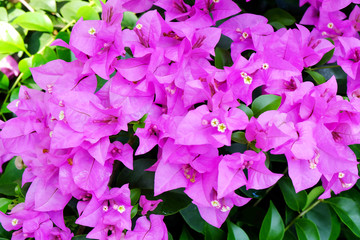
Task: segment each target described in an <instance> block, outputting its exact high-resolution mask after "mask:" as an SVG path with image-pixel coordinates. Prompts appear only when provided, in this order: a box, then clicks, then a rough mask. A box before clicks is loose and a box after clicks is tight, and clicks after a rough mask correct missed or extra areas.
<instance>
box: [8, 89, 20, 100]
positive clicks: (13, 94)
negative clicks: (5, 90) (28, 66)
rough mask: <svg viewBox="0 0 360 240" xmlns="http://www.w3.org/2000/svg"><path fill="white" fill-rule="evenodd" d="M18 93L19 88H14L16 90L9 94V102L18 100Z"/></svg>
mask: <svg viewBox="0 0 360 240" xmlns="http://www.w3.org/2000/svg"><path fill="white" fill-rule="evenodd" d="M19 91H20V88H19V87H16V88H15V89H14V90H13V91H12V92H11V95H10V102H12V101H14V100H15V99H19Z"/></svg>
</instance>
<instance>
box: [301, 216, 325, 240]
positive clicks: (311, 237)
mask: <svg viewBox="0 0 360 240" xmlns="http://www.w3.org/2000/svg"><path fill="white" fill-rule="evenodd" d="M295 228H296V233H297V236H298V238H299V240H320V234H319V231H318V229H317V227H316V225H315V223H313V222H312V221H311V220H309V219H306V218H300V219H298V220H297V221H296V222H295Z"/></svg>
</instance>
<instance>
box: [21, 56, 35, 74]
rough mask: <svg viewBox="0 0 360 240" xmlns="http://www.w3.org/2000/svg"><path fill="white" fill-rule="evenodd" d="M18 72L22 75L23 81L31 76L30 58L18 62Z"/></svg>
mask: <svg viewBox="0 0 360 240" xmlns="http://www.w3.org/2000/svg"><path fill="white" fill-rule="evenodd" d="M18 67H19V71H20V72H21V73H23V74H24V75H23V77H22V78H23V79H26V78H28V77H30V76H31V72H30V67H32V57H31V58H30V57H28V58H23V59H21V60H20V62H19V64H18Z"/></svg>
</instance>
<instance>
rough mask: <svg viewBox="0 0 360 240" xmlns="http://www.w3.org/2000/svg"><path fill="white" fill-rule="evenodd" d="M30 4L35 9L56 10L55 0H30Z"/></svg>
mask: <svg viewBox="0 0 360 240" xmlns="http://www.w3.org/2000/svg"><path fill="white" fill-rule="evenodd" d="M30 6H32V7H33V8H34V9H36V10H40V9H42V10H46V11H49V12H56V1H55V0H46V1H44V0H30Z"/></svg>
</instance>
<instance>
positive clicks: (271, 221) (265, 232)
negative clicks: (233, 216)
mask: <svg viewBox="0 0 360 240" xmlns="http://www.w3.org/2000/svg"><path fill="white" fill-rule="evenodd" d="M283 236H284V222H283V220H282V219H281V216H280V214H279V212H278V211H277V209H276V207H275V206H274V204H273V203H272V201H270V206H269V209H268V212H267V213H266V215H265V218H264V220H263V222H262V225H261V229H260V235H259V239H260V240H278V239H282V238H283Z"/></svg>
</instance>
